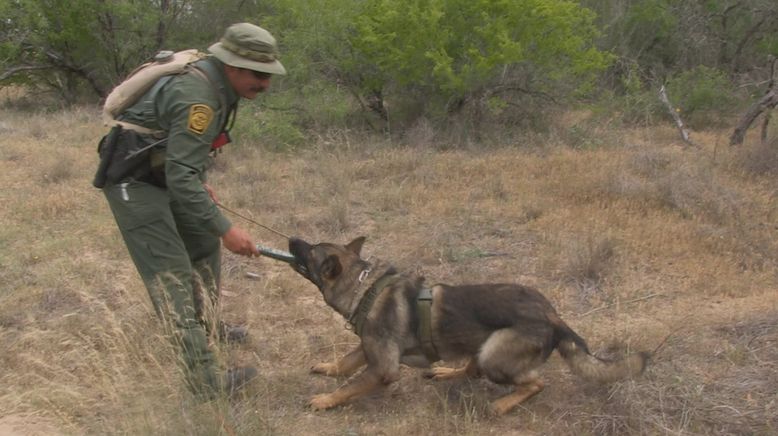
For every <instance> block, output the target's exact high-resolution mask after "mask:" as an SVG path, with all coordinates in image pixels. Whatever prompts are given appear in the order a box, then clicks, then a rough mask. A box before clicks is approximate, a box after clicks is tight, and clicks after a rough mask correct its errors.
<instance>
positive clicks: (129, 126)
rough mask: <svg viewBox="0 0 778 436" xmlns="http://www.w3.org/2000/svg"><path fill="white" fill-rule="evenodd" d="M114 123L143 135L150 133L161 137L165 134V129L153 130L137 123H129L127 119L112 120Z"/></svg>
mask: <svg viewBox="0 0 778 436" xmlns="http://www.w3.org/2000/svg"><path fill="white" fill-rule="evenodd" d="M112 125H117V126H122V128H123V129H124V130H132V131H133V132H136V133H140V134H141V135H150V136H153V137H155V138H161V137H163V136H165V131H164V130H152V129H149V128H147V127H143V126H139V125H137V124H132V123H128V122H126V121H119V120H114V121H112Z"/></svg>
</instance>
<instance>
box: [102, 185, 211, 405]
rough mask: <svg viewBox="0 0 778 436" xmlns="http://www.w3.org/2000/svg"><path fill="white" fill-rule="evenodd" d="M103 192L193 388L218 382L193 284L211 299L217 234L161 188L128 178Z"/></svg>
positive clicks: (196, 291)
mask: <svg viewBox="0 0 778 436" xmlns="http://www.w3.org/2000/svg"><path fill="white" fill-rule="evenodd" d="M103 192H104V194H105V197H106V199H107V200H108V204H109V205H110V206H111V210H112V211H113V215H114V218H115V219H116V223H117V224H118V226H119V230H120V231H121V234H122V237H123V238H124V242H125V244H126V245H127V249H128V250H129V252H130V256H131V257H132V260H133V262H134V263H135V266H136V267H137V269H138V272H139V273H140V275H141V278H142V279H143V282H144V284H145V285H146V289H147V290H148V292H149V296H150V297H151V302H152V304H153V305H154V310H155V311H156V313H157V315H158V316H159V317H160V318H162V319H163V320H165V321H166V322H169V323H170V325H171V326H172V327H173V328H174V333H175V334H176V335H175V336H176V339H178V340H179V341H180V345H181V347H182V353H183V360H184V363H185V364H186V367H187V369H188V377H189V382H190V385H192V387H193V388H194V389H195V390H196V391H199V390H200V389H201V388H207V387H211V388H218V377H217V365H216V359H215V356H214V354H213V352H212V351H211V350H210V349H209V348H208V339H207V332H206V329H205V328H204V325H203V323H202V321H203V306H204V305H203V301H202V294H203V292H201V291H202V290H201V289H198V287H199V285H200V284H204V285H205V286H204V287H205V290H206V292H204V293H205V294H207V295H208V296H209V297H210V299H211V302H212V303H215V302H216V299H217V295H218V283H219V271H220V267H221V258H220V256H221V254H220V253H221V250H220V244H221V241H220V239H219V237H217V236H215V235H213V234H211V233H208V232H206V231H204V230H203V229H201V228H198V226H196V225H195V223H194V222H193V221H192V220H191V219H190V218H189V216H188V215H187V211H185V210H181V207H180V206H179V205H178V204H177V203H176V202H175V201H174V200H171V198H170V196H169V195H168V192H167V190H165V189H163V188H159V187H157V186H154V185H151V184H148V183H144V182H139V181H134V180H130V181H128V182H126V183H119V184H116V185H111V186H106V187H105V188H104V189H103ZM198 277H199V279H202V281H200V280H199V279H198Z"/></svg>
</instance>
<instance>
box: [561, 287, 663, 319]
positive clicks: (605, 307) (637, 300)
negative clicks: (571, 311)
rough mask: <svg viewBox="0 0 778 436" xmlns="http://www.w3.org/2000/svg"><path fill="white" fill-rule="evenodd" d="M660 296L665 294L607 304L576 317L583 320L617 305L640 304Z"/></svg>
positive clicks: (659, 293)
mask: <svg viewBox="0 0 778 436" xmlns="http://www.w3.org/2000/svg"><path fill="white" fill-rule="evenodd" d="M660 295H663V294H662V293H661V292H658V293H656V294H650V295H646V296H645V297H640V298H635V299H633V300H629V301H623V302H621V301H619V302H616V303H611V304H606V305H604V306H600V307H598V308H596V309H592V310H590V311H588V312H586V313H582V314H580V315H577V316H576V318H583V317H585V316H589V315H591V314H593V313H595V312H599V311H601V310H605V309H608V308H610V307H613V306H616V305H619V304H632V303H637V302H639V301H645V300H648V299H650V298H654V297H658V296H660Z"/></svg>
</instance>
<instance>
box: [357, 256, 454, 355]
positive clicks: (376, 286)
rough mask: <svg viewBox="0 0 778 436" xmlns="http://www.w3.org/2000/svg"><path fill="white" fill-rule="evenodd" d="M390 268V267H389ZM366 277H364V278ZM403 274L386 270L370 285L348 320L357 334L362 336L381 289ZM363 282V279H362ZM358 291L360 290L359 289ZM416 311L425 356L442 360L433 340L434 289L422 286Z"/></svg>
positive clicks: (418, 337)
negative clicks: (368, 315)
mask: <svg viewBox="0 0 778 436" xmlns="http://www.w3.org/2000/svg"><path fill="white" fill-rule="evenodd" d="M387 269H388V268H387ZM371 271H372V268H369V269H366V270H365V271H363V275H365V276H366V275H367V274H369V273H370V272H371ZM364 278H365V277H363V278H362V280H364ZM401 278H402V276H400V275H399V274H394V273H391V272H388V273H387V272H386V271H384V274H383V275H382V276H381V277H380V278H379V279H378V280H376V281H375V283H373V285H372V286H370V287H369V288H368V289H367V290H366V291H365V292H364V294H362V297H361V298H360V299H359V303H358V304H357V306H356V308H355V309H354V310H353V312H352V313H351V315H350V316H349V317H348V322H349V324H351V327H352V329H353V330H354V333H356V334H357V336H362V329H363V328H364V325H365V320H366V319H367V314H368V313H369V312H370V309H371V308H372V307H373V303H374V302H375V300H376V298H377V297H378V295H379V294H380V293H381V291H382V290H383V289H384V288H386V287H388V286H391V285H393V284H394V283H396V282H397V281H398V280H400V279H401ZM360 282H361V280H360ZM357 292H358V291H357ZM416 312H417V314H418V317H419V320H418V321H419V323H418V328H417V329H416V337H417V339H418V340H419V342H420V343H421V350H422V352H423V353H424V356H425V357H426V358H427V360H429V361H430V362H436V361H438V360H440V358H439V356H438V351H437V349H436V348H435V344H433V342H432V291H431V290H430V289H428V288H422V289H421V291H419V295H418V297H416Z"/></svg>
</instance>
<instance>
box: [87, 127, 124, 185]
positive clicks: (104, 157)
mask: <svg viewBox="0 0 778 436" xmlns="http://www.w3.org/2000/svg"><path fill="white" fill-rule="evenodd" d="M121 132H122V126H114V127H113V128H111V131H110V132H108V134H107V135H105V136H103V138H102V139H101V140H100V143H99V144H98V145H97V154H98V155H99V156H100V163H99V164H98V165H97V171H96V172H95V178H94V179H93V180H92V185H93V186H94V187H95V188H102V187H103V186H105V183H106V182H107V180H108V167H109V166H111V161H113V156H114V154H116V142H117V141H118V139H119V134H121Z"/></svg>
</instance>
